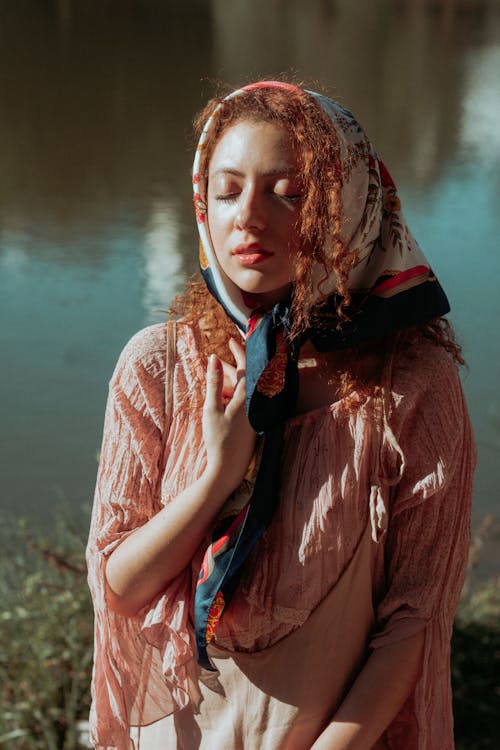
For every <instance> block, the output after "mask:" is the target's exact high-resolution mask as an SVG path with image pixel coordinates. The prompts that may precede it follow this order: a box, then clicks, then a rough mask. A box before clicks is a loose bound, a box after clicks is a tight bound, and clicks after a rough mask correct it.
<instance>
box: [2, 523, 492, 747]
mask: <svg viewBox="0 0 500 750" xmlns="http://www.w3.org/2000/svg"><path fill="white" fill-rule="evenodd" d="M0 543H1V544H2V550H3V553H2V561H1V563H0V596H1V600H2V611H1V613H0V643H1V644H2V646H1V652H0V749H1V750H4V748H5V749H10V748H12V750H76V748H77V747H78V744H77V739H78V738H77V721H78V720H80V719H86V718H87V717H88V711H89V705H90V697H89V682H90V673H91V666H92V606H91V602H90V596H89V593H88V589H87V584H86V573H85V565H84V536H83V534H82V532H81V531H79V530H77V529H75V528H72V526H71V524H69V523H68V522H61V524H60V526H59V528H58V529H57V530H56V533H55V535H52V537H51V538H50V539H47V538H45V539H44V538H43V537H40V538H36V539H34V538H33V536H32V535H31V534H30V532H29V530H28V529H27V527H26V525H25V524H24V523H19V524H17V525H13V524H9V523H3V524H1V529H0ZM498 674H500V586H499V585H498V582H489V583H481V584H476V585H474V586H472V585H471V583H470V581H469V584H468V587H467V589H466V593H465V595H464V596H463V598H462V602H461V604H460V608H459V611H458V614H457V618H456V621H455V628H454V633H453V641H452V680H453V697H454V711H455V728H456V742H457V750H493V748H499V747H500V722H498V717H499V716H500V689H499V687H498V679H497V676H498Z"/></svg>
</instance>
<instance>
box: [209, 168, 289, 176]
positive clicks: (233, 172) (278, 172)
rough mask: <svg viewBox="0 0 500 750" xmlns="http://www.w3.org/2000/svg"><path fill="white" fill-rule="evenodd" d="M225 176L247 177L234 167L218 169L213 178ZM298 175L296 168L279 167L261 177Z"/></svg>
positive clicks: (263, 173) (262, 174)
mask: <svg viewBox="0 0 500 750" xmlns="http://www.w3.org/2000/svg"><path fill="white" fill-rule="evenodd" d="M225 174H230V175H233V176H234V177H245V173H244V172H240V170H239V169H234V168H233V167H220V169H217V170H216V171H215V172H214V173H213V175H212V177H217V176H218V175H225ZM297 174H298V171H297V170H296V169H295V168H294V167H278V168H276V169H270V170H268V171H267V172H262V173H261V174H259V177H276V176H277V175H284V176H295V175H297Z"/></svg>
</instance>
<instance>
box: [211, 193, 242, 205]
mask: <svg viewBox="0 0 500 750" xmlns="http://www.w3.org/2000/svg"><path fill="white" fill-rule="evenodd" d="M238 196H239V193H223V194H220V195H216V196H215V200H216V201H226V202H228V203H229V202H230V201H234V200H236V199H237V198H238Z"/></svg>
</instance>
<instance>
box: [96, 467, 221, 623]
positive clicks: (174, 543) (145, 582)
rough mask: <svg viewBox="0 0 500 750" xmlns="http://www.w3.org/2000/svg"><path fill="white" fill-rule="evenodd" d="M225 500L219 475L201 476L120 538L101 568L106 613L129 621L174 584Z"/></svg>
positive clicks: (208, 474) (206, 473)
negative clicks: (127, 618)
mask: <svg viewBox="0 0 500 750" xmlns="http://www.w3.org/2000/svg"><path fill="white" fill-rule="evenodd" d="M229 494H230V488H229V487H226V486H225V484H224V483H223V482H222V481H221V477H220V475H217V474H214V473H212V472H208V471H206V472H205V473H204V474H203V475H202V476H201V477H200V478H199V479H198V480H197V481H196V482H194V483H193V484H192V485H191V486H190V487H188V488H187V489H186V490H184V492H182V493H181V494H180V495H179V496H178V497H176V498H175V500H173V501H172V502H171V503H169V504H168V505H167V506H166V507H164V508H163V509H162V510H161V511H160V512H159V513H157V514H156V515H155V516H153V517H152V518H151V519H150V520H149V521H148V522H147V523H145V524H144V526H141V527H140V528H138V529H137V530H136V531H134V532H133V533H132V534H130V536H128V537H126V538H125V539H124V540H123V542H122V543H121V544H120V545H119V546H118V547H117V548H116V549H115V550H114V551H113V552H112V554H111V555H110V557H109V559H108V561H107V565H106V580H107V600H108V604H109V606H110V607H111V609H113V610H114V611H116V612H119V613H120V614H123V615H126V616H131V615H134V614H136V612H137V611H138V610H139V609H141V608H142V607H143V606H144V605H145V604H147V603H148V602H150V601H151V600H152V599H153V598H154V597H155V596H156V594H158V592H159V591H161V589H162V588H164V587H165V586H166V585H167V583H168V582H169V581H170V580H172V578H175V576H176V575H177V574H178V573H179V572H180V571H181V570H183V569H184V568H185V567H186V565H188V564H189V562H190V560H191V559H192V557H193V555H194V553H195V552H196V550H197V548H198V546H199V545H200V543H201V541H202V540H203V537H204V536H205V534H206V533H207V530H208V529H209V527H210V524H211V523H212V522H213V519H214V518H215V517H216V515H217V513H218V511H219V510H220V508H221V506H222V504H223V503H224V501H225V500H226V498H227V496H228V495H229Z"/></svg>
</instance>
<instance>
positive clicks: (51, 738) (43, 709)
mask: <svg viewBox="0 0 500 750" xmlns="http://www.w3.org/2000/svg"><path fill="white" fill-rule="evenodd" d="M0 540H1V543H2V549H3V555H2V560H1V563H0V596H1V600H2V610H1V612H0V643H2V650H1V652H0V686H1V687H0V747H2V748H4V747H5V748H7V747H8V748H16V749H19V750H35V748H36V749H37V750H38V748H39V749H40V750H56V749H57V750H60V749H61V748H62V749H64V750H73V748H77V747H78V744H77V727H76V723H77V720H78V719H80V718H86V717H87V716H88V710H89V680H90V670H91V663H92V622H93V619H92V608H91V602H90V596H89V593H88V589H87V586H86V574H85V566H84V543H83V539H82V535H81V534H78V533H77V532H76V531H75V530H73V529H71V526H70V525H69V524H68V523H67V522H66V523H65V524H64V529H62V528H61V527H60V528H59V529H58V530H57V534H56V539H55V540H54V539H51V540H48V539H38V540H36V541H35V540H34V539H33V537H32V536H31V534H30V533H29V531H28V530H27V527H26V525H25V524H24V523H22V522H21V523H19V524H18V525H17V526H16V527H13V526H12V525H9V524H2V529H1V531H0Z"/></svg>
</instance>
